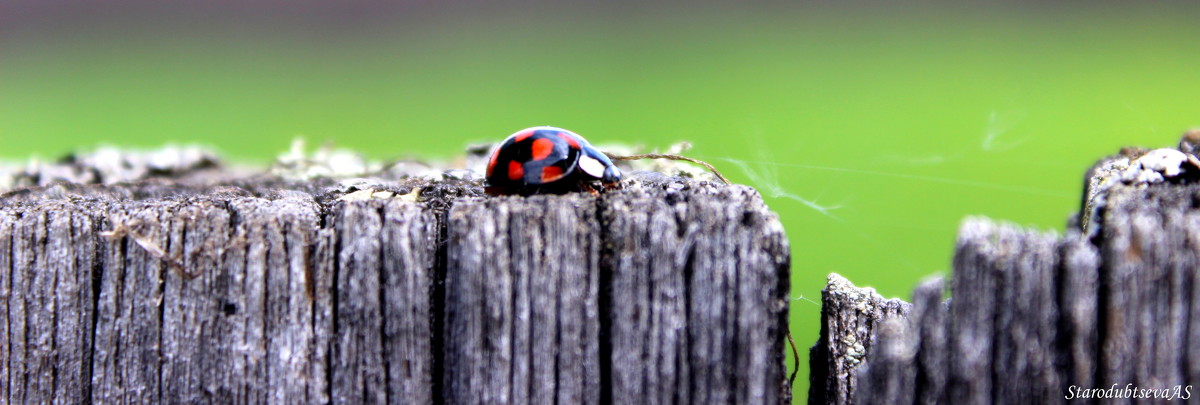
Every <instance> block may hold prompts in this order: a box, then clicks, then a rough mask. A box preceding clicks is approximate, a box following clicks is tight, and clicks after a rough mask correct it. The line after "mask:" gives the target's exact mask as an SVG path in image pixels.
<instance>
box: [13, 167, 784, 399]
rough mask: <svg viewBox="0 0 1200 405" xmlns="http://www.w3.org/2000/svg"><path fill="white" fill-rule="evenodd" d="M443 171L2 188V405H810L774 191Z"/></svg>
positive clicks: (33, 176)
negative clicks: (796, 394) (795, 402)
mask: <svg viewBox="0 0 1200 405" xmlns="http://www.w3.org/2000/svg"><path fill="white" fill-rule="evenodd" d="M421 172H422V173H424V174H422V175H410V174H414V173H415V172H405V171H404V170H403V169H400V168H399V166H397V167H396V168H393V169H391V170H388V171H381V172H376V173H374V174H372V175H370V176H368V177H364V178H342V179H336V180H335V179H328V178H313V179H306V180H288V179H287V178H285V177H278V176H275V175H269V174H263V173H255V172H246V171H239V170H234V169H229V168H225V167H223V166H221V165H220V164H219V163H218V162H217V160H216V159H215V158H214V157H213V156H210V155H207V154H204V153H202V152H198V151H195V150H191V149H184V150H175V149H169V150H164V151H160V152H157V153H155V154H150V155H145V154H136V153H127V152H112V151H108V152H103V153H96V154H91V155H79V156H76V157H73V158H72V159H69V160H66V161H64V162H63V163H60V164H54V165H47V166H41V167H35V168H31V169H28V170H23V171H17V172H14V173H11V174H9V175H8V176H0V177H3V179H0V180H2V181H0V183H6V184H8V185H7V187H8V189H9V190H10V191H9V192H8V193H6V194H4V195H3V196H0V269H4V270H3V271H0V295H2V296H0V364H3V365H4V367H0V402H6V403H49V402H54V403H91V402H97V403H161V402H166V403H176V402H186V403H197V402H202V403H251V402H253V403H663V402H673V403H709V402H735V403H781V402H786V401H788V400H789V397H790V393H789V392H788V391H787V382H786V372H785V370H784V365H783V350H782V348H783V346H782V344H783V342H784V340H783V338H784V334H785V333H786V330H787V327H786V311H787V303H788V266H789V263H788V246H787V241H786V239H785V237H784V233H783V229H782V227H781V225H780V223H779V221H778V219H777V218H776V217H775V215H774V214H773V213H771V212H770V211H768V210H767V208H766V207H765V206H764V205H763V202H762V200H761V198H760V197H759V196H758V194H757V193H756V192H755V191H754V190H752V189H750V188H748V187H744V186H725V185H718V184H716V183H712V182H706V181H698V180H689V179H685V178H679V177H668V176H664V175H661V174H656V173H637V174H634V175H632V176H631V180H630V181H629V183H628V186H627V187H626V188H625V189H624V190H620V191H614V192H608V193H605V194H603V195H601V196H591V195H586V194H577V195H564V196H533V197H528V198H525V197H505V198H488V197H484V196H482V195H481V188H480V182H479V181H478V180H477V176H474V177H473V176H472V175H471V174H470V173H467V172H463V171H455V172H447V173H441V172H433V173H432V174H430V171H429V170H426V169H422V170H421Z"/></svg>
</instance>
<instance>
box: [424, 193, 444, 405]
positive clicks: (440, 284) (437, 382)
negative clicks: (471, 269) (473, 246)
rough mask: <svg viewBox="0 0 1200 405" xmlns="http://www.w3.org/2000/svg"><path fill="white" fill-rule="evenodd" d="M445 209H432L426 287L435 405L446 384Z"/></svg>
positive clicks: (441, 400)
mask: <svg viewBox="0 0 1200 405" xmlns="http://www.w3.org/2000/svg"><path fill="white" fill-rule="evenodd" d="M447 211H448V210H442V211H433V215H434V219H435V221H437V223H436V228H435V229H436V230H437V232H436V233H435V235H434V238H435V239H434V242H435V246H437V247H436V249H435V250H434V266H433V271H432V274H431V275H430V280H429V288H430V293H429V295H430V301H429V302H430V307H431V308H432V311H430V312H429V317H430V318H429V324H430V344H429V347H430V348H431V350H432V351H433V353H432V359H433V364H431V365H430V372H431V374H432V380H431V383H432V387H431V390H432V395H433V403H434V404H436V405H441V404H444V403H446V396H445V394H444V393H443V392H442V390H444V389H445V386H446V384H445V381H444V380H443V377H442V376H443V375H445V367H446V364H445V362H446V347H445V342H446V335H447V332H446V322H445V317H446V305H445V301H446V266H447V263H446V245H447V241H448V238H449V235H448V234H447V229H446V221H447V218H446V212H447Z"/></svg>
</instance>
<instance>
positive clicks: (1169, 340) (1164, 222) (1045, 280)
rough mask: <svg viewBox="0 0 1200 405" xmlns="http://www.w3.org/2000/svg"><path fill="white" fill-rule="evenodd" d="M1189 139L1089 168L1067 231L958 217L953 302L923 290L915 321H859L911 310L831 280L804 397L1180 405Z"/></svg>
mask: <svg viewBox="0 0 1200 405" xmlns="http://www.w3.org/2000/svg"><path fill="white" fill-rule="evenodd" d="M1193 138H1197V139H1200V132H1193V133H1189V134H1187V135H1185V138H1184V141H1183V142H1182V143H1181V148H1180V149H1179V150H1175V149H1158V150H1153V151H1147V150H1140V149H1127V150H1125V151H1123V152H1122V154H1120V155H1117V156H1112V157H1109V158H1106V159H1104V160H1101V161H1100V162H1099V163H1097V164H1096V166H1094V167H1093V168H1092V170H1090V171H1089V172H1088V174H1087V177H1086V179H1085V181H1086V183H1085V184H1086V185H1087V189H1086V190H1085V193H1084V198H1083V204H1082V207H1081V215H1080V216H1079V217H1078V219H1076V220H1073V221H1072V223H1071V224H1070V226H1069V227H1068V230H1067V232H1066V234H1065V235H1062V236H1060V235H1056V234H1052V233H1041V232H1035V231H1030V230H1025V229H1021V228H1018V227H1015V226H1012V225H1006V224H997V223H995V222H992V221H990V220H986V219H969V220H968V221H966V222H965V223H964V225H963V226H962V229H961V230H960V232H959V238H958V243H957V248H956V252H955V255H954V267H953V269H954V273H953V278H952V280H951V282H950V285H949V287H950V293H951V298H950V299H949V300H948V302H944V301H943V294H942V289H943V287H942V281H941V280H940V279H936V280H930V281H928V282H926V283H923V284H921V286H919V287H918V288H917V289H916V291H915V292H914V293H913V301H914V303H913V305H912V306H911V310H892V311H864V310H862V308H864V307H866V308H876V307H879V306H880V305H881V303H887V304H886V305H888V306H892V305H894V306H895V307H897V308H909V306H908V304H907V303H902V302H898V301H895V302H894V303H893V302H892V301H883V300H882V298H881V297H878V295H875V294H874V292H873V291H870V290H869V289H858V288H855V287H853V286H852V285H850V284H849V283H848V282H847V281H845V280H844V279H841V278H840V277H836V276H832V277H831V282H830V284H829V287H827V289H826V293H825V294H824V308H825V310H824V312H823V315H824V320H823V322H824V327H823V329H822V335H821V340H820V341H818V342H817V345H816V346H814V348H813V355H812V368H813V370H814V371H813V375H814V376H818V375H819V376H822V377H824V379H822V380H820V381H818V380H817V379H814V380H813V385H812V387H813V388H812V391H811V392H810V401H809V402H810V403H839V404H843V403H865V404H873V403H923V404H924V403H954V404H986V403H1000V404H1007V403H1062V402H1067V401H1068V400H1072V402H1073V401H1083V402H1085V403H1094V402H1106V403H1107V402H1116V403H1130V402H1149V401H1161V400H1163V399H1175V400H1187V399H1189V398H1190V396H1191V390H1192V384H1194V383H1196V382H1198V381H1200V305H1197V303H1200V243H1197V241H1200V208H1198V207H1200V160H1198V159H1197V158H1196V157H1195V156H1194V155H1192V153H1193V152H1194V149H1193V148H1192V147H1191V146H1190V145H1191V143H1194V142H1195V141H1196V139H1193ZM846 319H855V320H856V321H855V322H846V321H845V320H846ZM842 336H855V337H856V340H855V341H854V342H853V343H854V344H857V345H859V346H854V345H853V344H848V343H847V342H846V341H845V340H844V339H842V338H841V337H842ZM852 349H853V350H852ZM826 353H828V354H826ZM847 364H849V366H847ZM818 384H820V385H818Z"/></svg>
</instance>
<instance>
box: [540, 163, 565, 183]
mask: <svg viewBox="0 0 1200 405" xmlns="http://www.w3.org/2000/svg"><path fill="white" fill-rule="evenodd" d="M562 176H563V170H562V169H561V168H559V167H558V166H546V167H544V168H542V183H549V182H552V181H555V180H558V179H560V178H562Z"/></svg>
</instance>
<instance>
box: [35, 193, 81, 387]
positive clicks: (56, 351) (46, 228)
mask: <svg viewBox="0 0 1200 405" xmlns="http://www.w3.org/2000/svg"><path fill="white" fill-rule="evenodd" d="M59 215H63V213H61V212H60V213H59ZM66 215H68V219H67V226H68V229H70V228H69V227H70V223H71V221H70V217H69V215H70V213H66ZM43 218H45V220H44V222H43V226H42V227H40V228H42V231H43V232H45V233H46V235H45V238H43V239H42V246H41V247H40V248H39V250H38V251H39V252H40V253H42V254H41V255H37V256H35V260H37V261H40V262H43V263H45V262H47V261H49V260H50V258H49V257H47V255H48V254H49V252H50V232H51V230H50V226H51V224H52V223H53V221H52V220H51V218H50V215H49V214H43ZM68 234H71V235H73V234H74V232H70V231H68ZM50 267H51V266H50V265H49V264H48V263H46V269H45V270H49V273H50V274H49V276H51V277H54V281H53V283H52V284H51V289H50V297H51V298H50V300H49V301H51V302H52V304H51V305H53V306H54V307H55V308H57V307H58V283H59V281H60V280H61V279H62V277H61V274H60V273H61V272H65V271H67V269H63V268H57V269H54V268H50ZM44 276H46V275H45V274H43V277H44ZM61 316H62V314H59V312H58V311H51V313H50V352H51V353H53V355H52V356H50V362H51V363H52V364H54V365H55V366H54V367H51V368H50V394H51V395H53V394H54V393H56V392H58V384H59V382H58V367H57V365H58V359H59V356H60V351H61V348H60V347H59V345H60V344H59V341H58V338H59V336H58V328H59V326H60V323H59V322H60V317H61Z"/></svg>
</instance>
